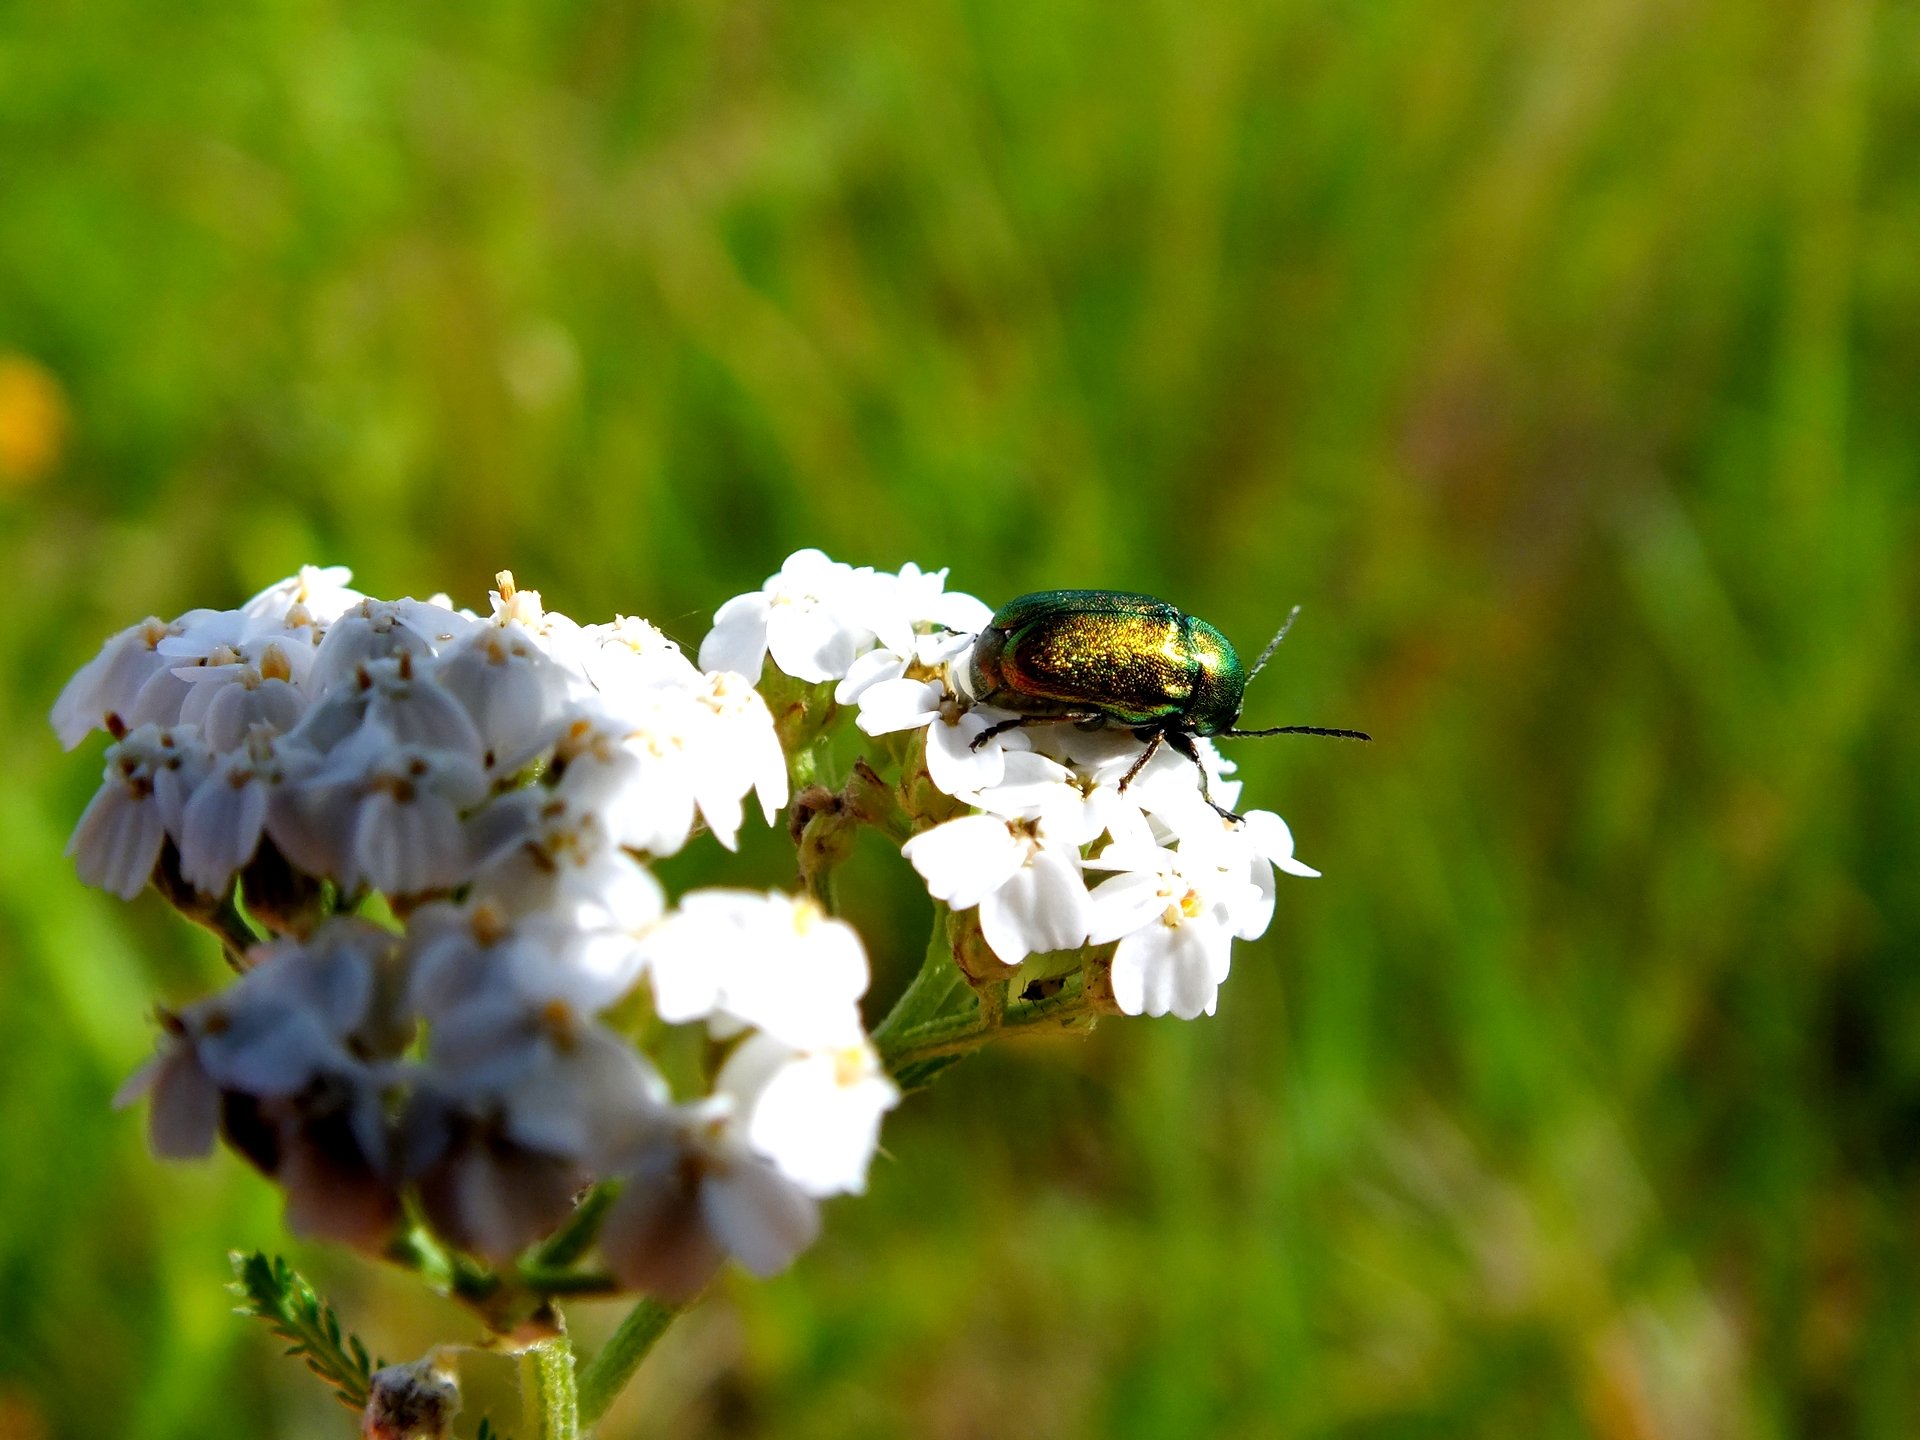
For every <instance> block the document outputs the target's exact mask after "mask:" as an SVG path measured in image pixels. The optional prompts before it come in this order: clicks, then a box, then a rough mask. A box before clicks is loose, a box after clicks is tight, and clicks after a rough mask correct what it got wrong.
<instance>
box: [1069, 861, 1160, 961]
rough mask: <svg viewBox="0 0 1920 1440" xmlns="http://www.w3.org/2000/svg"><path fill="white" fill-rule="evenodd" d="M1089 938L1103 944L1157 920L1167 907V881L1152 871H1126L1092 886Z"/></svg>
mask: <svg viewBox="0 0 1920 1440" xmlns="http://www.w3.org/2000/svg"><path fill="white" fill-rule="evenodd" d="M1088 899H1089V901H1090V908H1091V911H1092V915H1091V921H1090V924H1089V926H1088V929H1089V931H1090V934H1089V936H1088V939H1089V940H1090V941H1091V942H1092V943H1093V944H1095V945H1105V944H1107V943H1109V942H1110V941H1114V940H1118V939H1119V938H1120V937H1121V936H1122V935H1131V934H1132V933H1133V932H1134V931H1136V930H1138V929H1139V928H1140V927H1141V926H1143V925H1146V924H1149V923H1151V922H1153V921H1155V920H1157V919H1158V918H1159V917H1160V915H1161V914H1162V912H1164V911H1165V910H1166V908H1167V901H1168V897H1167V892H1166V881H1165V880H1164V878H1163V877H1162V876H1161V875H1160V874H1159V873H1158V872H1157V871H1152V870H1127V871H1123V872H1121V873H1120V874H1118V875H1115V876H1112V877H1111V878H1109V879H1106V880H1103V881H1101V882H1100V883H1099V884H1098V885H1096V886H1094V887H1093V892H1092V894H1091V895H1090V896H1089V897H1088Z"/></svg>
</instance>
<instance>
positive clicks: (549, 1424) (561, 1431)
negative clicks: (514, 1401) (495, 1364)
mask: <svg viewBox="0 0 1920 1440" xmlns="http://www.w3.org/2000/svg"><path fill="white" fill-rule="evenodd" d="M520 1397H521V1404H522V1405H523V1406H525V1407H526V1409H527V1411H528V1419H530V1420H531V1421H532V1423H533V1425H534V1427H535V1428H534V1432H533V1433H534V1435H535V1437H536V1440H580V1391H579V1387H578V1385H577V1383H576V1379H575V1376H574V1373H573V1342H572V1341H571V1340H569V1339H568V1338H567V1337H566V1336H565V1335H564V1334H560V1335H555V1336H554V1337H553V1338H552V1339H549V1340H541V1341H539V1342H538V1343H536V1344H533V1345H530V1346H528V1347H527V1348H526V1350H524V1351H523V1352H522V1353H521V1356H520Z"/></svg>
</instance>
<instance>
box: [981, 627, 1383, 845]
mask: <svg viewBox="0 0 1920 1440" xmlns="http://www.w3.org/2000/svg"><path fill="white" fill-rule="evenodd" d="M1299 613H1300V607H1299V606H1297V605H1296V606H1294V608H1293V611H1292V613H1290V614H1289V615H1288V616H1287V620H1286V624H1284V625H1282V626H1281V627H1280V633H1279V634H1277V635H1275V636H1274V637H1273V639H1272V640H1271V641H1270V642H1269V643H1268V645H1267V648H1266V649H1265V650H1263V651H1261V652H1260V658H1259V659H1258V660H1256V661H1255V662H1254V665H1253V669H1252V670H1251V671H1249V670H1248V669H1247V668H1246V667H1245V666H1244V665H1243V664H1242V663H1241V661H1240V656H1239V655H1238V653H1236V652H1235V650H1234V648H1233V645H1232V643H1231V642H1230V641H1228V639H1227V637H1226V636H1224V635H1222V634H1221V633H1220V632H1219V631H1218V630H1216V629H1214V627H1213V626H1211V625H1209V624H1208V623H1207V622H1206V621H1204V620H1202V619H1200V618H1199V617H1198V616H1195V615H1188V614H1186V613H1185V612H1184V611H1181V610H1179V609H1176V608H1175V607H1174V606H1172V605H1169V604H1168V603H1167V602H1166V601H1164V600H1160V599H1157V598H1155V597H1154V596H1152V595H1137V594H1132V593H1129V592H1126V591H1121V590H1042V591H1038V592H1037V593H1035V594H1032V595H1022V596H1020V597H1018V598H1017V599H1014V600H1009V601H1008V602H1007V603H1006V604H1005V605H1002V606H1001V607H1000V608H999V610H997V611H995V612H994V616H993V619H992V620H991V621H989V622H988V624H987V627H986V628H985V629H984V630H982V631H981V632H980V634H979V635H978V637H977V638H976V639H975V640H974V642H973V648H972V649H971V650H970V651H968V652H967V653H966V654H965V655H964V656H963V657H960V658H958V659H956V660H955V661H954V662H953V666H952V678H953V682H954V685H955V688H956V689H958V690H959V692H960V693H961V695H962V696H963V697H964V698H966V699H967V700H968V701H969V702H970V703H973V704H984V705H993V706H996V707H998V708H999V709H1002V710H1010V711H1012V712H1014V718H1013V719H1011V720H1002V721H1000V722H999V723H998V724H996V725H992V726H990V727H988V728H987V729H986V730H984V731H982V732H981V734H979V735H978V736H976V737H975V738H974V741H973V746H974V748H975V749H978V748H979V747H980V746H981V745H983V744H984V743H985V742H986V741H987V740H989V739H990V738H992V737H993V736H995V735H998V734H1001V733H1003V732H1005V731H1007V730H1012V729H1016V728H1018V727H1022V726H1027V725H1053V724H1060V723H1063V722H1072V723H1074V724H1077V725H1082V726H1085V727H1087V728H1089V729H1125V730H1131V731H1133V733H1134V735H1135V736H1136V737H1138V738H1139V739H1141V740H1144V741H1145V742H1146V746H1147V748H1146V749H1145V750H1144V751H1142V752H1141V755H1140V758H1139V759H1138V760H1136V761H1134V763H1133V765H1132V767H1131V768H1130V769H1129V770H1128V771H1127V773H1126V776H1125V777H1124V778H1123V779H1122V780H1121V782H1120V788H1121V789H1123V790H1124V789H1125V788H1126V786H1127V783H1128V782H1129V781H1131V780H1132V779H1133V777H1134V776H1136V775H1138V774H1139V773H1140V771H1141V768H1142V767H1143V766H1145V765H1146V763H1147V761H1149V760H1150V759H1152V758H1153V756H1154V753H1155V752H1156V751H1158V750H1159V748H1160V747H1161V746H1162V745H1166V746H1168V747H1169V748H1171V749H1172V750H1174V751H1175V752H1176V753H1178V754H1181V755H1184V756H1186V758H1187V759H1189V760H1191V761H1192V762H1193V763H1194V766H1195V767H1196V768H1197V769H1198V770H1199V771H1200V786H1201V793H1202V795H1204V796H1205V797H1206V801H1207V803H1208V804H1209V805H1213V808H1214V809H1215V810H1218V811H1219V812H1220V813H1221V814H1222V815H1224V816H1226V817H1227V818H1228V819H1230V820H1237V819H1238V818H1239V817H1238V816H1236V815H1235V814H1234V813H1233V812H1232V811H1230V810H1228V809H1226V808H1225V807H1224V806H1221V805H1217V804H1215V803H1214V800H1213V797H1212V796H1211V794H1208V793H1207V770H1206V766H1205V764H1204V763H1203V762H1202V761H1201V758H1200V754H1199V751H1198V750H1197V749H1195V747H1194V743H1193V741H1194V737H1195V736H1201V735H1205V736H1214V737H1220V738H1225V739H1245V738H1252V737H1256V736H1264V735H1331V736H1335V737H1338V738H1340V739H1346V740H1370V739H1372V738H1373V737H1372V736H1370V735H1367V734H1365V733H1363V732H1361V731H1359V730H1332V729H1328V728H1326V727H1324V726H1319V725H1279V726H1275V727H1273V728H1271V729H1267V730H1238V729H1235V728H1234V726H1235V723H1236V722H1237V721H1238V720H1239V718H1240V707H1241V705H1242V703H1243V702H1244V701H1245V699H1246V693H1247V685H1248V684H1249V683H1250V682H1251V681H1252V679H1253V677H1254V676H1255V675H1258V674H1259V673H1260V671H1261V669H1262V667H1264V666H1265V665H1266V663H1267V661H1268V660H1270V659H1272V658H1273V652H1274V651H1275V650H1277V649H1278V648H1279V646H1280V642H1281V641H1282V640H1284V639H1285V638H1286V635H1287V630H1288V629H1289V628H1290V627H1291V626H1292V624H1293V620H1294V616H1296V615H1298V614H1299Z"/></svg>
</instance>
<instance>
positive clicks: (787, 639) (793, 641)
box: [728, 603, 856, 685]
mask: <svg viewBox="0 0 1920 1440" xmlns="http://www.w3.org/2000/svg"><path fill="white" fill-rule="evenodd" d="M855 639H856V637H855V635H854V634H853V633H852V632H850V631H849V630H848V629H847V627H846V626H845V625H843V624H842V623H841V621H840V619H839V617H837V616H836V615H834V614H833V613H832V612H831V611H829V610H827V609H825V608H824V607H820V606H815V605H809V604H805V603H799V604H791V605H781V604H777V603H776V604H775V605H774V606H773V608H772V611H771V613H770V614H769V615H768V616H767V650H768V652H769V653H770V654H772V656H773V663H774V664H776V665H778V666H779V667H780V668H781V669H782V670H784V671H786V673H787V674H789V675H791V676H793V677H794V678H795V679H796V680H804V681H806V682H807V683H808V684H810V685H818V684H819V683H821V682H822V681H824V680H839V679H843V678H845V676H846V673H847V670H848V668H849V667H850V666H851V665H852V664H853V651H854V642H855ZM728 668H733V667H728Z"/></svg>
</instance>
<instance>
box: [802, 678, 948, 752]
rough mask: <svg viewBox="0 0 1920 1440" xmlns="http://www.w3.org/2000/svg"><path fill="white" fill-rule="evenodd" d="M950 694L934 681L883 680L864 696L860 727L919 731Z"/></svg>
mask: <svg viewBox="0 0 1920 1440" xmlns="http://www.w3.org/2000/svg"><path fill="white" fill-rule="evenodd" d="M783 668H784V667H783ZM946 693H947V692H946V689H945V687H943V686H941V685H938V684H936V683H934V682H933V681H930V680H908V679H904V678H902V679H899V680H882V681H879V682H878V683H876V684H874V685H871V686H869V687H868V688H867V690H866V692H865V693H864V694H863V695H862V696H861V697H860V719H859V722H858V723H859V726H860V728H861V729H862V730H864V731H865V732H866V733H867V734H869V735H890V734H892V733H893V732H894V731H896V730H915V729H918V728H919V727H920V726H922V725H925V724H926V723H927V722H928V721H929V720H933V719H935V718H936V717H937V716H938V715H939V714H940V703H941V701H942V700H944V699H945V698H946ZM975 733H976V734H977V733H978V730H976V731H975Z"/></svg>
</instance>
